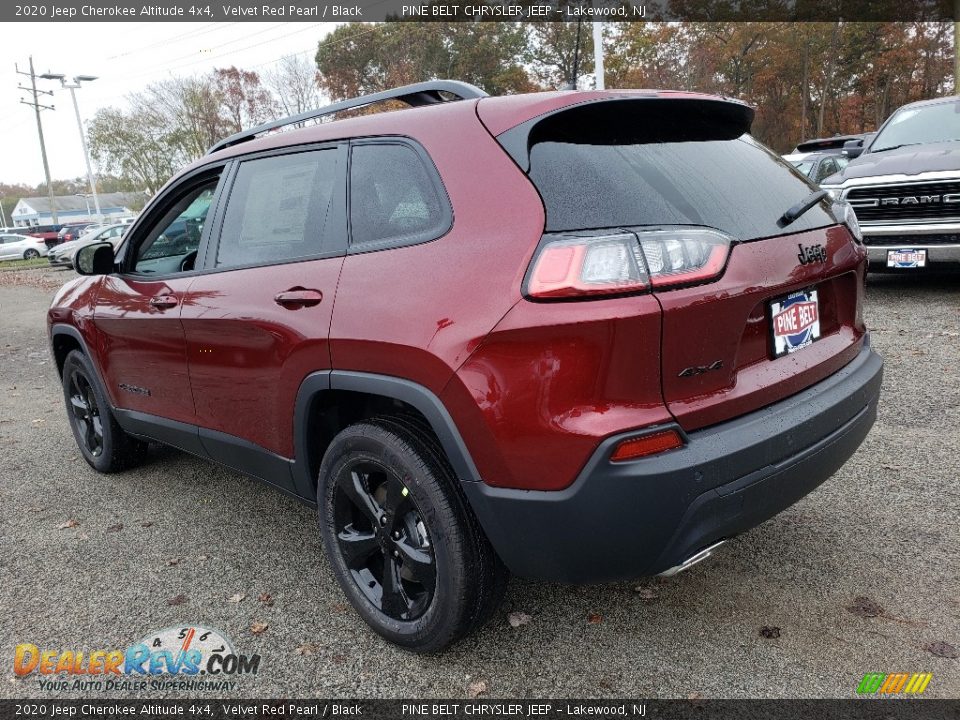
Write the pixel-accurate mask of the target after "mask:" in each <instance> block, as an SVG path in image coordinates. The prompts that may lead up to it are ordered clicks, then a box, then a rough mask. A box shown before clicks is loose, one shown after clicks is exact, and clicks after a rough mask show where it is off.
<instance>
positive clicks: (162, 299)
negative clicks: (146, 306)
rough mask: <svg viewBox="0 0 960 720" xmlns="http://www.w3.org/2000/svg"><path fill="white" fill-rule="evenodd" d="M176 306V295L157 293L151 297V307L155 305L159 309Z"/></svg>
mask: <svg viewBox="0 0 960 720" xmlns="http://www.w3.org/2000/svg"><path fill="white" fill-rule="evenodd" d="M176 306H177V298H176V296H175V295H157V296H156V297H152V298H150V307H155V308H157V309H158V310H167V309H169V308H172V307H176Z"/></svg>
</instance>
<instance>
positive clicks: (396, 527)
mask: <svg viewBox="0 0 960 720" xmlns="http://www.w3.org/2000/svg"><path fill="white" fill-rule="evenodd" d="M334 517H335V532H336V537H337V545H338V548H339V551H340V553H341V556H342V557H343V561H344V563H345V564H346V566H347V568H348V569H349V571H350V575H351V576H352V578H353V581H354V582H355V583H356V584H357V587H358V588H359V589H360V592H362V593H363V595H364V596H365V597H366V598H367V599H368V600H369V601H370V603H371V604H372V605H373V606H374V607H375V608H377V609H378V610H380V612H382V613H384V614H385V615H387V616H388V617H391V618H393V619H394V620H404V621H409V620H415V619H417V618H418V617H420V616H421V615H423V613H424V612H426V610H427V608H428V607H430V603H431V602H432V601H433V596H434V593H435V592H436V584H437V571H436V560H435V557H434V553H433V547H432V546H431V544H430V536H429V533H428V532H427V528H426V525H425V524H424V522H423V517H422V515H421V513H420V511H419V510H418V508H417V507H416V504H415V503H414V502H413V499H412V498H411V496H410V491H409V489H408V488H407V487H406V486H404V484H403V482H402V481H401V480H400V478H399V477H397V475H396V473H394V472H393V471H392V470H390V469H389V468H387V467H386V466H384V465H382V464H380V463H378V462H376V461H374V460H369V459H365V460H357V461H356V462H353V463H350V464H348V465H346V466H344V467H342V468H341V469H340V472H339V473H338V475H337V481H336V490H335V494H334Z"/></svg>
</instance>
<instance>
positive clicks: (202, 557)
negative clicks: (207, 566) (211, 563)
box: [197, 555, 210, 562]
mask: <svg viewBox="0 0 960 720" xmlns="http://www.w3.org/2000/svg"><path fill="white" fill-rule="evenodd" d="M209 559H210V556H209V555H197V560H199V561H200V562H204V561H205V560H209Z"/></svg>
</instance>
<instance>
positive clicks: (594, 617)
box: [587, 613, 603, 625]
mask: <svg viewBox="0 0 960 720" xmlns="http://www.w3.org/2000/svg"><path fill="white" fill-rule="evenodd" d="M587 622H588V623H590V624H591V625H599V624H600V623H602V622H603V615H601V614H599V613H590V614H589V615H587Z"/></svg>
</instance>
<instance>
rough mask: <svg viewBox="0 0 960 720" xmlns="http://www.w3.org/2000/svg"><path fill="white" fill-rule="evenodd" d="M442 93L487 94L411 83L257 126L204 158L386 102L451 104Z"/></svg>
mask: <svg viewBox="0 0 960 720" xmlns="http://www.w3.org/2000/svg"><path fill="white" fill-rule="evenodd" d="M441 93H446V94H448V95H453V96H455V98H456V99H457V100H473V99H476V98H482V97H487V93H485V92H484V91H483V90H481V89H480V88H478V87H477V86H476V85H471V84H470V83H465V82H460V81H459V80H428V81H427V82H421V83H414V84H413V85H404V86H403V87H398V88H393V89H392V90H384V91H383V92H378V93H371V94H370V95H361V96H360V97H355V98H351V99H349V100H343V101H341V102H337V103H333V104H332V105H327V106H325V107H322V108H317V109H316V110H307V111H306V112H302V113H300V114H299V115H291V116H290V117H286V118H281V119H280V120H273V121H272V122H268V123H264V124H263V125H258V126H257V127H255V128H250V129H249V130H243V131H241V132H238V133H236V134H234V135H231V136H230V137H227V138H224V139H223V140H221V141H220V142H218V143H216V144H215V145H214V146H213V147H211V148H210V149H209V150H208V151H207V154H208V155H209V154H210V153H214V152H217V151H218V150H223V149H224V148H228V147H231V146H233V145H239V144H240V143H242V142H246V141H247V140H253V139H254V138H255V137H256V136H257V135H261V134H263V133H265V132H269V131H271V130H276V129H278V128H282V127H285V126H287V125H295V124H296V123H301V122H304V121H306V120H315V119H317V118H320V117H323V116H324V115H332V114H333V113H338V112H342V111H344V110H351V109H353V108H359V107H364V106H365V105H371V104H373V103H378V102H383V101H385V100H399V101H400V102H405V103H406V104H407V105H410V106H411V107H417V106H420V105H436V104H439V103H443V102H450V101H449V100H447V99H446V98H444V96H443V95H442V94H441Z"/></svg>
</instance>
